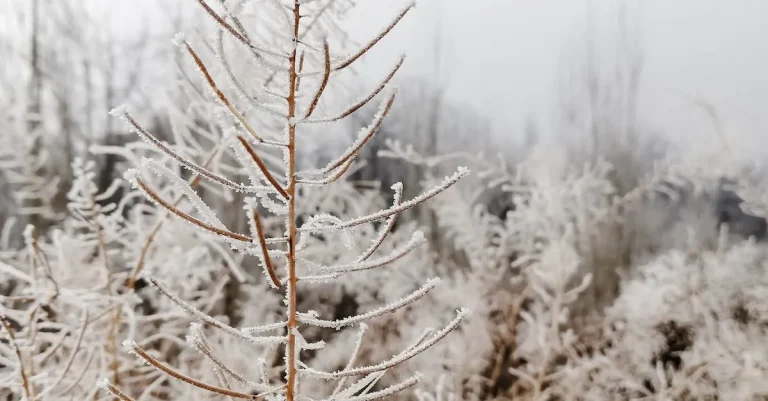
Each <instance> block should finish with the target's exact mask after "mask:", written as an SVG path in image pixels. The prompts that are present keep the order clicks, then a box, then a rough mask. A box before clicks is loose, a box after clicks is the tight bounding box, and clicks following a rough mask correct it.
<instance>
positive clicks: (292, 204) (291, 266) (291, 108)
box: [285, 0, 301, 401]
mask: <svg viewBox="0 0 768 401" xmlns="http://www.w3.org/2000/svg"><path fill="white" fill-rule="evenodd" d="M300 8H301V5H300V4H299V1H298V0H295V1H294V3H293V21H294V22H293V40H294V46H293V51H291V56H290V58H289V61H290V64H291V67H290V73H289V77H288V79H289V81H290V82H289V91H288V119H289V120H288V288H287V289H286V291H288V295H289V302H288V345H287V348H288V349H287V353H288V360H287V361H286V363H287V364H288V367H287V369H288V382H287V384H286V385H287V388H286V390H285V399H286V401H294V398H295V394H294V392H295V390H296V335H295V334H294V330H296V327H297V326H298V320H297V319H296V282H297V281H298V280H297V279H296V197H295V196H294V195H295V193H296V172H295V168H296V125H294V122H293V118H294V117H295V116H296V79H297V75H298V74H297V65H296V64H297V63H296V47H297V46H298V41H299V21H300V20H301V16H300V14H299V9H300Z"/></svg>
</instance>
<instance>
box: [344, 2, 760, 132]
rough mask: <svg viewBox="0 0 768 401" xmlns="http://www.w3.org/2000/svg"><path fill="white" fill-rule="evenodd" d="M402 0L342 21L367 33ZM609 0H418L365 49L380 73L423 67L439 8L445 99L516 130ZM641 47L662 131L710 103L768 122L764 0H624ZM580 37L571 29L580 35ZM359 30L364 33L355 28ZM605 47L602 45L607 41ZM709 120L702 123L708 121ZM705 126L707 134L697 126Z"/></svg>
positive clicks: (743, 119) (605, 18) (430, 55)
mask: <svg viewBox="0 0 768 401" xmlns="http://www.w3.org/2000/svg"><path fill="white" fill-rule="evenodd" d="M405 3H406V1H405V0H392V1H378V0H361V1H360V2H359V4H360V6H359V7H358V8H357V9H356V10H355V11H354V13H353V14H352V17H353V18H351V21H350V25H349V26H350V27H351V28H352V30H353V32H354V34H355V35H356V36H358V37H359V38H367V37H370V36H372V35H374V34H375V33H376V32H377V30H378V29H379V28H378V27H379V26H382V25H384V24H386V23H387V22H388V20H389V19H390V16H392V15H395V14H396V13H397V11H398V10H399V6H400V5H402V4H405ZM616 4H618V2H616V1H608V0H605V1H597V0H595V1H591V2H590V1H512V0H474V1H466V0H421V1H419V3H418V6H417V8H416V9H415V10H413V12H412V14H410V15H409V16H407V17H406V19H405V20H404V21H403V24H402V25H401V26H398V27H397V29H396V31H395V32H393V34H392V36H391V37H389V38H388V40H386V41H385V42H382V43H380V44H379V45H378V46H379V47H377V49H376V51H375V52H374V53H372V54H371V55H370V56H369V57H368V59H367V60H366V68H365V71H364V73H365V74H366V75H367V76H369V77H371V78H373V77H380V76H382V74H383V71H384V70H385V69H386V68H388V67H389V66H390V65H391V60H393V59H394V58H395V57H396V56H397V55H398V54H400V53H402V52H405V53H407V55H408V60H407V61H406V66H405V68H404V70H403V72H404V73H406V74H412V75H430V74H431V73H432V71H433V68H434V66H435V62H434V61H435V60H434V54H435V53H434V52H433V51H432V48H433V43H434V37H435V32H439V30H438V28H437V25H438V23H437V20H438V18H436V16H437V15H440V14H441V13H442V29H441V31H442V35H441V37H442V42H443V44H444V47H443V49H445V50H444V54H443V57H442V58H443V60H444V61H443V62H442V63H440V64H439V65H440V69H441V72H442V75H443V79H444V80H447V81H448V82H449V88H448V95H449V97H450V99H451V100H452V101H455V102H466V103H467V104H469V105H471V106H472V107H474V108H476V109H478V110H480V111H481V112H482V113H483V114H485V115H487V116H489V117H492V118H493V119H494V127H495V131H496V135H497V136H499V135H503V136H508V135H515V133H516V132H517V131H519V130H520V127H521V124H522V119H523V118H524V116H525V115H526V114H528V113H531V112H533V113H535V114H536V115H537V116H538V117H539V119H542V120H545V121H546V120H547V116H548V115H549V114H548V113H550V112H551V110H550V109H551V105H552V104H553V100H554V98H555V97H556V96H557V85H556V79H557V76H558V71H559V70H558V69H559V68H561V67H562V65H563V59H564V58H565V56H566V54H567V51H566V49H567V47H568V45H569V44H571V45H572V44H573V42H574V39H575V37H577V36H579V35H583V32H584V26H585V24H586V21H587V19H586V16H587V15H588V10H589V9H590V8H591V9H592V10H593V18H592V21H594V25H595V26H596V27H597V28H596V29H598V32H599V30H600V29H602V28H605V27H610V26H612V24H613V25H615V24H616V18H615V16H616V14H615V13H613V12H611V11H612V10H615V9H616ZM627 4H628V5H629V10H630V12H629V20H630V21H631V23H632V24H635V25H636V28H638V29H639V31H638V32H640V34H641V35H642V38H643V47H644V53H645V74H644V86H643V99H644V101H645V102H644V104H645V105H646V106H647V109H648V110H647V114H648V115H649V116H650V118H652V119H653V121H654V122H655V123H656V124H658V125H660V126H663V127H664V128H665V129H666V130H668V131H672V132H676V133H677V134H681V133H686V134H688V135H692V134H694V135H699V133H698V132H691V131H696V130H697V129H702V130H705V129H706V127H702V122H701V120H702V115H701V111H700V110H698V109H697V108H696V107H693V106H692V105H691V100H690V99H691V98H696V99H701V100H706V101H708V102H710V103H712V104H713V105H714V106H715V107H716V108H717V111H718V113H719V114H720V115H721V117H722V118H723V120H724V123H725V125H726V126H727V127H728V128H729V129H731V130H734V131H739V132H741V133H745V132H749V133H751V134H752V135H757V136H761V137H764V136H768V133H766V134H763V133H762V132H761V130H760V127H762V126H766V125H768V113H766V111H768V110H766V109H767V108H768V74H767V72H768V46H766V44H768V42H766V38H767V37H768V2H767V1H762V0H738V1H717V0H664V1H642V2H641V1H628V2H627ZM576 39H578V38H576ZM359 40H361V41H364V40H365V39H359ZM607 51H610V50H607ZM704 125H706V124H704ZM702 135H703V134H702Z"/></svg>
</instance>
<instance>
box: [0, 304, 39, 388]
mask: <svg viewBox="0 0 768 401" xmlns="http://www.w3.org/2000/svg"><path fill="white" fill-rule="evenodd" d="M0 323H2V324H3V328H5V331H6V332H7V333H8V339H9V342H10V343H11V346H13V351H14V352H15V353H16V359H18V360H19V372H21V385H22V387H24V393H25V394H26V396H27V399H32V398H31V397H32V392H31V391H30V389H29V379H28V378H27V371H26V370H24V359H23V358H22V357H21V350H20V349H19V345H18V344H16V335H15V334H14V333H13V328H12V327H11V323H10V322H8V320H7V319H6V318H5V316H3V315H0Z"/></svg>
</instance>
